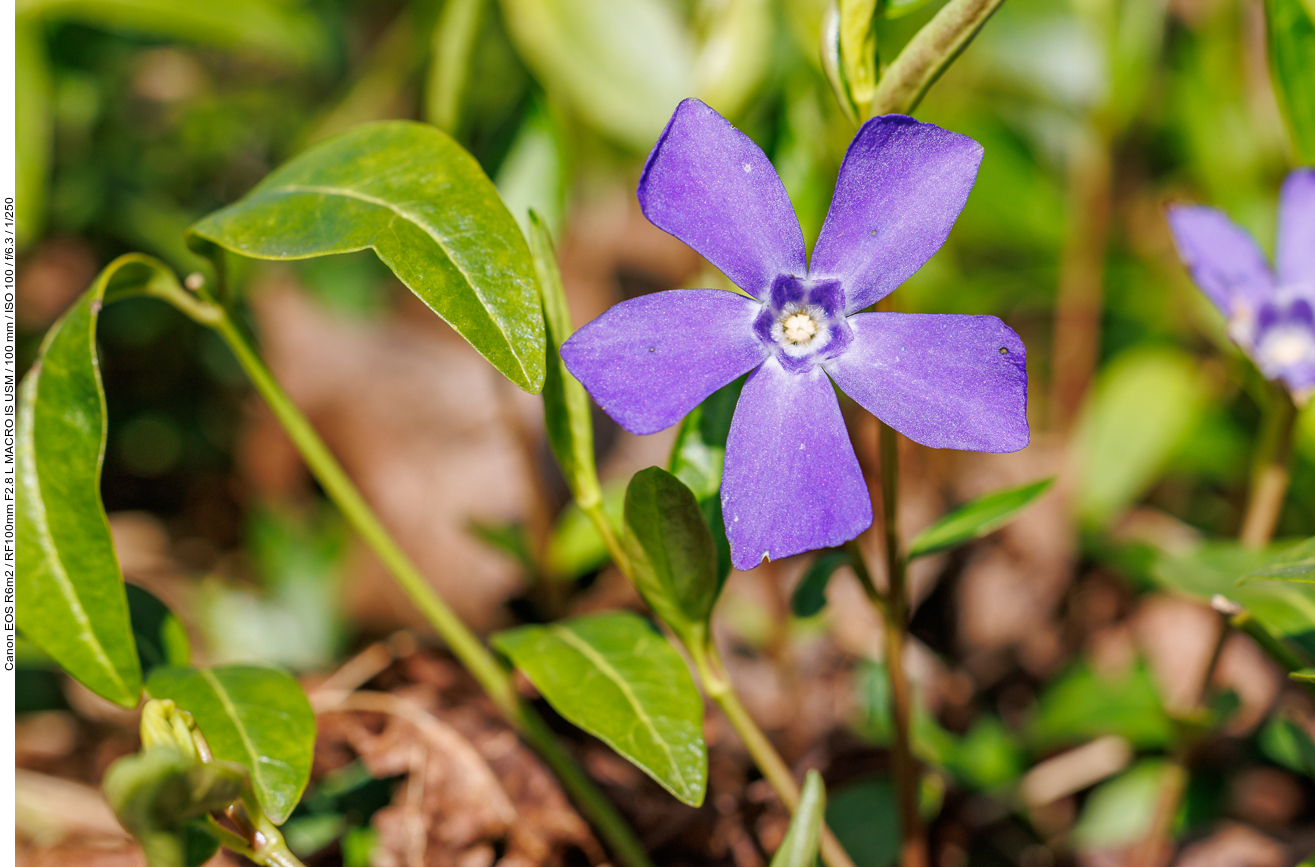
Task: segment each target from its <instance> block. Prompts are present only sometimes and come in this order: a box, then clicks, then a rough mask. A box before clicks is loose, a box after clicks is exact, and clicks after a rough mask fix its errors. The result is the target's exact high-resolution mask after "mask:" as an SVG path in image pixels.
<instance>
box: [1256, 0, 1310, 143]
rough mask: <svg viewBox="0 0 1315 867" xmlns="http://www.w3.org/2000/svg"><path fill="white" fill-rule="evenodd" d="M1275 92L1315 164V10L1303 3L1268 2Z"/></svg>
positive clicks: (1294, 0)
mask: <svg viewBox="0 0 1315 867" xmlns="http://www.w3.org/2000/svg"><path fill="white" fill-rule="evenodd" d="M1265 18H1266V20H1267V23H1268V27H1269V64H1270V66H1269V68H1270V75H1271V77H1272V78H1273V80H1274V92H1275V93H1276V94H1277V96H1278V102H1279V106H1280V107H1281V108H1282V109H1283V114H1284V116H1285V117H1286V118H1287V121H1288V129H1289V130H1291V131H1292V141H1293V144H1294V145H1295V149H1296V152H1297V155H1298V158H1299V160H1300V161H1301V162H1303V163H1315V8H1313V7H1312V6H1311V5H1309V4H1307V3H1303V2H1302V0H1265Z"/></svg>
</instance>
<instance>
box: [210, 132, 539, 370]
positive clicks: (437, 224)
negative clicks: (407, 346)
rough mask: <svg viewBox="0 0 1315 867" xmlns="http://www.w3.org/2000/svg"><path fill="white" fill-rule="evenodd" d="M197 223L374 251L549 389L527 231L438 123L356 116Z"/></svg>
mask: <svg viewBox="0 0 1315 867" xmlns="http://www.w3.org/2000/svg"><path fill="white" fill-rule="evenodd" d="M190 231H191V233H192V236H193V237H192V243H193V244H194V245H200V246H204V245H205V242H207V241H208V242H212V243H214V244H218V245H219V246H221V247H224V248H226V249H229V250H232V251H233V252H236V253H241V254H242V255H244V256H251V257H254V258H257V259H306V258H310V257H312V256H326V255H329V254H331V253H349V252H352V251H355V250H362V249H365V248H367V247H368V248H370V249H373V250H374V251H375V252H376V253H377V254H378V255H379V258H380V259H382V260H383V261H384V263H385V264H387V265H388V267H389V268H391V269H392V270H393V273H394V274H396V275H397V277H398V279H400V280H401V281H402V282H403V283H405V284H406V285H407V286H408V287H409V288H410V289H411V291H412V292H414V293H415V294H416V297H418V298H419V299H420V300H421V301H423V302H424V303H425V304H426V305H428V306H429V308H430V309H431V310H433V311H434V312H435V313H437V314H438V315H439V316H440V317H441V318H442V319H443V320H444V321H445V322H447V323H448V324H449V325H451V326H452V327H453V328H454V329H456V331H457V332H458V333H459V334H461V336H463V337H465V338H466V339H467V340H468V341H470V344H471V345H472V346H474V347H475V349H476V350H478V351H479V353H480V354H481V355H483V356H484V357H485V358H486V359H488V360H489V362H490V363H491V364H492V365H493V366H494V367H496V368H497V369H498V370H500V371H501V372H502V373H503V374H505V375H506V376H507V378H508V379H510V380H511V381H512V382H514V383H516V384H517V385H519V386H520V387H521V388H524V389H526V390H527V391H531V392H538V391H539V390H540V389H541V388H542V387H543V376H544V327H543V316H542V314H541V313H540V307H539V303H538V299H537V293H536V292H535V284H534V266H533V263H532V262H531V261H530V255H529V249H528V248H527V247H526V244H525V238H524V236H523V235H522V234H521V232H520V229H519V227H518V226H517V225H516V222H515V221H514V220H513V219H512V218H511V215H510V214H509V213H507V209H506V208H505V207H504V206H503V204H502V200H501V199H499V198H498V193H497V190H496V189H494V187H493V184H492V183H491V182H490V181H489V179H488V178H487V177H486V176H485V175H484V172H483V170H482V169H481V168H480V167H479V164H478V163H476V162H475V160H474V158H473V157H471V156H470V154H468V153H466V151H465V150H463V149H462V148H461V146H460V145H458V144H457V143H456V142H454V141H453V140H452V139H451V138H449V137H448V136H447V135H446V134H444V133H442V132H440V131H439V130H437V129H434V128H433V127H430V126H425V125H424V124H419V123H411V122H407V121H388V122H382V123H371V124H365V125H362V126H359V127H357V128H355V129H353V130H351V131H350V132H347V133H344V134H343V135H341V136H338V137H336V138H333V139H330V140H329V141H327V142H324V143H323V144H320V145H316V146H315V147H313V148H311V149H310V150H308V151H306V152H305V153H302V154H301V155H299V156H297V157H296V158H294V159H293V160H292V161H290V162H288V163H287V164H285V165H284V166H282V167H281V168H278V169H276V170H275V171H273V172H272V173H270V174H269V175H268V176H267V177H266V178H265V179H264V180H263V181H261V182H260V183H259V184H257V185H256V187H255V188H254V189H253V190H252V191H251V192H250V193H248V194H247V195H246V196H245V197H244V198H242V199H241V200H240V201H238V202H236V203H235V204H232V205H229V206H228V207H227V208H224V209H222V210H220V211H216V212H215V213H213V214H211V215H209V216H208V217H205V218H204V219H202V220H201V221H200V222H198V223H197V224H196V225H194V226H193V227H192V228H191V230H190Z"/></svg>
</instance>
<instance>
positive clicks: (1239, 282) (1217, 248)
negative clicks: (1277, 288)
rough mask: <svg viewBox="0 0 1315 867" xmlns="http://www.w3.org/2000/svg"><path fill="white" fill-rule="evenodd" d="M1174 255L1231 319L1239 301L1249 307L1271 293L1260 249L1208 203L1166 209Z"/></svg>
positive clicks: (1271, 277)
mask: <svg viewBox="0 0 1315 867" xmlns="http://www.w3.org/2000/svg"><path fill="white" fill-rule="evenodd" d="M1169 228H1170V229H1171V230H1172V231H1173V239H1174V243H1175V244H1176V245H1177V246H1178V255H1179V256H1180V257H1182V260H1183V263H1184V264H1185V265H1187V267H1188V269H1189V270H1191V272H1192V278H1193V279H1194V280H1195V281H1196V285H1197V286H1200V287H1201V291H1202V292H1204V293H1205V294H1206V296H1207V297H1208V298H1209V299H1210V300H1211V301H1213V302H1214V303H1215V306H1216V307H1218V308H1219V309H1220V310H1222V311H1223V313H1224V315H1225V316H1228V317H1230V318H1232V317H1233V316H1234V315H1235V314H1237V313H1238V312H1239V311H1238V307H1239V305H1242V306H1245V307H1246V308H1248V309H1250V310H1252V311H1254V310H1255V309H1257V308H1258V307H1259V306H1260V304H1261V303H1262V302H1263V301H1265V300H1266V299H1267V298H1269V297H1270V296H1271V295H1273V292H1274V275H1273V273H1271V272H1270V270H1269V262H1267V261H1266V260H1265V254H1264V253H1262V252H1261V250H1260V248H1259V247H1258V246H1256V242H1255V241H1254V240H1253V239H1252V238H1251V236H1250V235H1248V234H1247V233H1246V232H1244V231H1242V230H1241V229H1239V228H1238V227H1237V226H1235V225H1234V224H1233V222H1232V221H1231V220H1229V219H1228V217H1226V216H1224V215H1223V214H1222V213H1220V212H1219V211H1216V210H1215V209H1214V208H1205V207H1201V206H1199V205H1189V206H1178V207H1173V208H1170V209H1169Z"/></svg>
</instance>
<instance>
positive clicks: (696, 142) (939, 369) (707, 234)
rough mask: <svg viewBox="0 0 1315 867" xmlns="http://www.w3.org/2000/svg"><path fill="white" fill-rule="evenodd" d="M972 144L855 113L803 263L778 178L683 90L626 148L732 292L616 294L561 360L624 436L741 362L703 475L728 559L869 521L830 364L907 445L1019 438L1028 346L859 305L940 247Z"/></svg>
mask: <svg viewBox="0 0 1315 867" xmlns="http://www.w3.org/2000/svg"><path fill="white" fill-rule="evenodd" d="M981 161H982V148H981V145H979V144H977V142H975V141H973V140H972V139H970V138H967V137H966V136H962V135H958V134H957V133H952V132H948V131H946V130H943V129H940V128H939V127H936V126H933V125H931V124H926V123H918V122H917V121H914V120H913V119H911V118H907V117H902V116H899V115H889V116H887V117H880V118H876V119H874V120H871V121H868V123H866V124H865V125H864V126H863V128H862V129H861V130H859V133H858V135H857V136H856V137H855V138H854V141H853V143H852V144H850V146H849V152H848V153H847V154H846V155H845V161H844V164H843V165H842V166H841V168H840V179H839V181H838V183H837V184H836V192H835V197H834V198H833V199H832V202H831V211H830V213H828V214H827V218H826V223H825V225H823V227H822V232H821V237H820V238H819V239H818V241H817V245H816V247H815V248H814V250H813V256H812V263H811V264H809V263H807V262H806V261H805V256H804V238H803V233H802V232H801V231H800V228H799V221H798V220H797V219H796V217H795V214H794V209H793V208H792V207H791V205H790V199H789V197H788V196H787V195H786V192H785V187H783V186H782V185H781V180H780V178H778V177H777V175H776V172H775V170H773V168H772V164H771V163H770V162H768V160H767V157H766V155H765V154H763V152H762V151H761V150H760V149H759V148H758V146H757V145H755V144H754V143H753V142H752V141H750V140H749V138H748V137H747V136H745V135H744V134H743V133H741V132H740V131H739V130H737V129H735V128H734V127H733V126H731V125H730V123H728V122H727V121H726V119H725V118H723V117H722V116H721V115H719V114H717V113H716V112H715V111H713V110H712V109H710V108H708V106H706V105H704V104H703V103H701V102H699V101H698V100H694V99H687V100H685V101H684V102H682V103H681V104H680V106H679V107H678V108H677V109H676V113H675V114H674V115H672V118H671V121H670V122H669V123H668V124H667V128H666V129H665V130H664V131H663V133H662V137H661V138H660V139H658V143H657V145H656V146H654V148H653V153H652V154H650V155H649V158H648V163H647V164H646V165H645V166H644V174H643V177H642V178H641V179H640V182H639V202H640V205H641V206H642V207H643V210H644V214H645V216H647V217H648V218H649V220H651V221H652V222H653V223H654V224H655V225H657V226H658V227H659V228H662V229H665V230H666V231H668V232H670V233H671V234H673V235H675V236H676V237H677V238H680V239H681V240H682V241H684V242H685V243H687V244H689V245H690V246H691V247H693V248H694V249H695V250H696V251H698V252H699V253H700V254H702V255H703V257H704V258H706V259H707V260H708V261H709V262H711V263H712V264H713V265H716V266H717V267H718V268H720V269H721V270H722V272H723V273H725V274H726V276H727V277H729V278H730V279H731V281H732V282H733V283H735V285H736V286H738V287H739V288H740V289H742V290H744V292H745V293H746V295H747V296H748V297H746V295H740V294H738V293H735V292H727V291H722V290H717V289H683V290H676V291H671V292H659V293H656V294H653V295H645V296H641V297H639V298H633V299H631V300H629V301H625V302H623V303H621V304H618V305H616V306H615V307H613V308H612V309H611V310H609V311H607V312H606V313H604V314H603V315H602V316H600V317H598V318H597V319H595V320H594V321H593V322H591V323H589V324H588V325H586V326H585V327H584V328H582V329H580V331H579V332H578V333H576V334H575V336H574V337H572V338H571V339H570V340H568V341H567V342H566V344H565V345H564V346H563V347H562V358H563V359H564V360H565V361H566V365H567V367H568V368H569V369H570V371H571V373H572V374H574V375H575V376H576V378H577V379H579V380H580V382H582V383H583V384H584V386H585V388H586V389H588V390H589V393H590V394H592V395H593V396H594V399H596V400H597V401H598V403H599V405H601V406H602V408H603V409H604V410H605V411H606V412H607V413H608V415H610V416H611V417H612V418H614V419H616V421H617V423H619V424H620V425H621V426H622V427H623V428H625V429H626V430H628V431H631V432H632V433H637V434H650V433H655V432H657V431H659V430H662V429H663V428H666V427H669V426H671V425H673V424H675V423H676V422H678V421H680V420H681V418H683V417H684V416H685V414H686V413H688V412H689V411H690V410H692V409H694V408H695V407H696V406H698V404H699V403H700V402H702V401H703V399H704V398H706V397H707V396H708V395H710V394H712V392H714V391H716V390H717V389H718V388H721V387H722V386H724V385H727V384H728V383H730V382H732V381H734V380H735V379H736V378H738V377H739V376H741V375H743V374H745V373H747V372H749V371H753V373H752V375H750V377H749V379H748V381H747V382H746V383H745V386H744V391H743V392H742V393H741V395H740V399H739V403H738V404H737V405H736V408H735V416H734V419H733V420H732V422H731V429H730V435H729V437H728V439H727V442H726V461H725V469H724V472H723V476H722V488H721V498H722V512H723V515H724V517H725V521H726V535H727V538H728V539H729V540H730V544H731V553H732V560H733V562H734V563H735V567H736V568H737V569H751V568H753V567H754V566H756V565H758V563H759V561H760V560H761V558H763V557H768V558H769V559H776V558H780V557H788V556H790V555H791V554H798V553H800V552H802V551H809V550H812V549H815V548H824V547H828V546H832V545H838V544H840V543H841V542H844V541H846V540H848V539H852V538H854V537H855V536H857V535H858V534H859V533H861V532H862V531H863V530H865V529H867V527H869V526H870V525H871V524H872V505H871V500H870V499H869V496H868V491H867V487H866V485H865V484H864V482H863V474H862V471H861V470H860V469H859V466H858V460H857V458H856V457H855V456H854V448H853V446H852V445H851V444H850V441H849V435H848V433H847V432H846V430H845V423H844V420H843V419H842V418H841V415H840V404H839V402H838V401H837V399H836V393H835V389H834V388H833V387H832V383H833V382H834V383H835V385H836V386H838V387H839V388H840V389H841V390H843V391H844V392H845V393H846V394H848V395H849V396H850V397H852V398H853V399H854V400H855V401H857V402H858V403H859V404H861V405H862V406H863V407H864V408H865V409H867V410H868V411H869V412H871V413H873V414H874V415H876V416H877V417H878V418H880V419H881V420H882V421H884V422H886V423H887V424H889V425H891V426H892V427H894V428H895V429H896V430H899V431H900V432H902V433H903V434H904V435H905V436H907V437H909V438H910V439H913V440H916V441H917V442H920V443H923V444H924V445H928V446H933V447H935V448H959V449H971V450H974V451H985V452H1011V451H1017V450H1018V449H1021V448H1023V447H1024V446H1025V445H1027V442H1028V429H1027V414H1026V405H1027V371H1026V355H1025V351H1024V349H1023V343H1022V341H1021V340H1019V338H1018V335H1017V334H1015V333H1014V332H1013V331H1012V330H1010V329H1009V328H1008V327H1007V326H1005V324H1004V323H1002V322H1001V321H1000V320H999V319H997V318H995V317H994V316H925V315H917V314H904V313H862V312H860V311H862V310H863V309H864V308H865V307H868V306H870V305H872V304H874V303H876V302H877V301H878V300H880V299H881V298H883V297H885V296H886V295H888V294H890V293H891V292H892V291H894V289H895V288H896V287H897V286H899V285H900V284H901V283H903V282H904V281H905V280H907V279H908V278H909V277H910V276H911V275H912V274H913V273H914V272H915V271H917V270H918V269H919V268H920V267H922V264H923V263H924V262H926V261H927V260H928V259H929V258H931V256H932V254H934V253H935V252H936V251H937V250H939V249H940V247H941V245H942V244H943V243H944V242H945V238H946V236H947V235H948V234H949V233H950V227H951V226H953V225H954V221H955V219H956V218H958V216H959V212H960V211H961V210H963V206H964V202H966V201H967V199H968V193H969V191H970V190H971V189H972V186H973V182H974V181H975V180H976V178H977V167H978V166H979V165H980V164H981Z"/></svg>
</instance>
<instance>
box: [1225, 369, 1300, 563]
mask: <svg viewBox="0 0 1315 867" xmlns="http://www.w3.org/2000/svg"><path fill="white" fill-rule="evenodd" d="M1268 391H1269V400H1268V401H1267V402H1266V403H1265V408H1264V410H1263V415H1262V416H1261V422H1260V441H1259V442H1258V443H1256V455H1255V461H1254V463H1253V464H1252V470H1251V493H1250V496H1249V497H1248V498H1247V508H1246V514H1245V516H1244V517H1243V519H1242V531H1241V532H1240V533H1239V534H1238V539H1239V540H1240V541H1241V542H1242V544H1243V545H1246V546H1248V547H1251V548H1263V547H1264V546H1265V545H1267V544H1269V540H1270V537H1272V536H1273V535H1274V527H1275V526H1276V525H1277V524H1278V519H1279V515H1281V514H1282V512H1283V501H1284V499H1286V497H1287V494H1288V481H1289V480H1290V479H1291V476H1292V473H1291V468H1290V467H1291V463H1292V433H1293V428H1294V427H1295V423H1296V420H1297V407H1296V405H1295V404H1293V402H1292V396H1291V395H1290V394H1288V390H1287V389H1286V388H1284V387H1283V386H1282V384H1280V383H1275V382H1271V383H1268Z"/></svg>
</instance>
